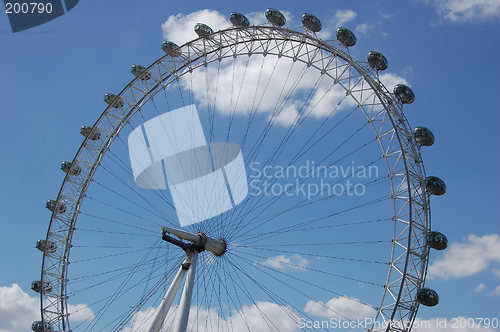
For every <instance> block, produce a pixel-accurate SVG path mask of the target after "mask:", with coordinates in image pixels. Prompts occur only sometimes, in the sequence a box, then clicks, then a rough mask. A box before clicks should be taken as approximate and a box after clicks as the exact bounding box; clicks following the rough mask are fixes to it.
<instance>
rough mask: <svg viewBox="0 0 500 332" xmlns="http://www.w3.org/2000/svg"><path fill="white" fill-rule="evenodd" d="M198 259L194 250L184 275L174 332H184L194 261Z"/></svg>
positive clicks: (194, 266)
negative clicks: (184, 281)
mask: <svg viewBox="0 0 500 332" xmlns="http://www.w3.org/2000/svg"><path fill="white" fill-rule="evenodd" d="M197 259H198V253H197V252H194V253H193V256H192V257H191V267H190V268H189V272H188V275H187V277H186V283H185V284H184V289H183V291H182V297H181V302H180V304H179V316H178V318H177V323H176V326H175V328H174V332H186V329H187V324H188V318H189V309H190V307H191V295H192V294H193V285H194V275H195V272H196V261H197Z"/></svg>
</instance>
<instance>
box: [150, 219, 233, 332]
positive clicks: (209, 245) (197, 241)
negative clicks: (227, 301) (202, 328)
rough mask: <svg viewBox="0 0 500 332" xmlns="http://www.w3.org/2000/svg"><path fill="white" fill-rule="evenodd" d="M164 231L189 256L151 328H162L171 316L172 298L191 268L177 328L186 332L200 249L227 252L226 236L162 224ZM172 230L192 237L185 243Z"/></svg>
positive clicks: (177, 331)
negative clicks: (216, 237) (221, 236)
mask: <svg viewBox="0 0 500 332" xmlns="http://www.w3.org/2000/svg"><path fill="white" fill-rule="evenodd" d="M162 231H163V234H162V239H163V240H164V241H166V242H168V243H171V244H174V245H176V246H178V247H180V248H181V249H182V250H184V251H185V252H186V258H184V260H183V262H182V264H181V267H180V268H179V271H177V274H176V275H175V277H174V280H173V281H172V283H171V284H170V287H169V288H168V290H167V292H166V293H165V296H164V297H163V300H162V301H161V303H160V306H159V307H158V309H157V310H156V314H155V316H154V318H153V323H152V325H151V327H150V328H149V332H159V331H160V330H161V327H162V326H163V323H164V322H165V318H166V317H167V313H168V311H169V310H170V307H171V306H172V302H173V301H174V298H175V296H176V294H177V292H178V291H179V288H180V286H181V283H182V279H184V275H186V272H187V277H186V282H185V283H184V288H183V290H182V296H181V301H180V304H179V316H178V319H177V322H176V325H175V328H174V332H185V331H186V329H187V323H188V319H189V309H190V307H191V297H192V294H193V285H194V278H195V273H196V262H197V260H198V253H200V252H203V251H205V250H208V251H210V252H212V253H214V254H215V255H217V256H221V255H222V254H224V253H225V252H226V242H225V241H224V240H223V239H214V238H211V237H208V236H206V235H205V234H204V233H197V234H192V233H188V232H185V231H183V230H179V229H174V228H170V227H165V226H163V227H162ZM169 234H173V235H175V236H177V237H178V238H180V239H183V240H186V241H189V242H190V243H185V242H183V241H181V240H179V239H176V238H174V237H172V236H170V235H169Z"/></svg>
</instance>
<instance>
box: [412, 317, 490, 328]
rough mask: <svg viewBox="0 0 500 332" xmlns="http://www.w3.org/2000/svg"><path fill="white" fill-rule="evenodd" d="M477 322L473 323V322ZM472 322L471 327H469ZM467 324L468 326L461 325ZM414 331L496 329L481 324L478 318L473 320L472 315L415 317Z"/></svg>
mask: <svg viewBox="0 0 500 332" xmlns="http://www.w3.org/2000/svg"><path fill="white" fill-rule="evenodd" d="M472 321H474V322H475V323H474V324H472V323H471V322H472ZM467 324H470V327H467ZM461 326H466V327H461ZM412 331H413V332H429V331H432V332H434V331H437V332H447V331H448V332H472V331H474V332H481V331H496V330H494V329H491V328H487V327H484V325H483V326H480V324H478V320H473V319H472V318H470V317H464V316H458V317H453V318H432V319H425V320H424V319H421V318H417V319H415V322H414V324H413V328H412Z"/></svg>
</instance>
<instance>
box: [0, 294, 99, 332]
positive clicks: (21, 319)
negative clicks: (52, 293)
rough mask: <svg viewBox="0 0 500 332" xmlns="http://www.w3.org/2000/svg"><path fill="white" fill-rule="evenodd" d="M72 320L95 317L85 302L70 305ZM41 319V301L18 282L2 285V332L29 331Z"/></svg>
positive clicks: (0, 313) (0, 296)
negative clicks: (26, 291) (25, 290)
mask: <svg viewBox="0 0 500 332" xmlns="http://www.w3.org/2000/svg"><path fill="white" fill-rule="evenodd" d="M68 310H69V312H70V313H71V314H72V315H71V319H72V321H81V320H85V319H88V318H90V317H93V316H94V314H93V312H92V310H91V309H90V308H88V307H87V306H86V305H84V304H77V305H68ZM37 320H40V301H39V298H38V297H37V296H35V297H31V296H30V295H29V294H27V293H25V292H24V291H23V290H22V289H21V287H19V286H18V285H17V284H12V285H11V286H7V287H0V332H16V331H27V330H29V329H30V328H31V323H33V322H34V321H37Z"/></svg>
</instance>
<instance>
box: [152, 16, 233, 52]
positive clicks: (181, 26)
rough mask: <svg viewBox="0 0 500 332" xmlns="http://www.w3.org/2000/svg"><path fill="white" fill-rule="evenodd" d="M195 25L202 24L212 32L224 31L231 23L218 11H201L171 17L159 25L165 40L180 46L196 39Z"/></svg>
mask: <svg viewBox="0 0 500 332" xmlns="http://www.w3.org/2000/svg"><path fill="white" fill-rule="evenodd" d="M196 23H204V24H206V25H208V26H209V27H211V28H212V30H214V31H218V30H222V29H226V28H228V27H230V26H231V22H230V21H229V20H228V19H227V18H226V17H225V16H224V15H222V14H221V13H219V12H218V11H215V10H210V9H203V10H200V11H197V12H193V13H191V14H188V15H184V14H177V15H171V16H170V17H169V18H168V19H167V21H165V23H163V24H162V25H161V28H162V30H163V36H164V38H165V39H166V40H169V41H173V42H174V43H176V44H178V45H182V44H184V43H186V42H188V41H190V40H193V39H195V38H198V35H197V34H196V33H195V32H194V26H195V25H196Z"/></svg>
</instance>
